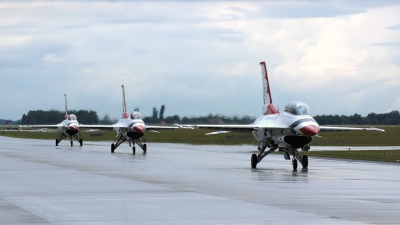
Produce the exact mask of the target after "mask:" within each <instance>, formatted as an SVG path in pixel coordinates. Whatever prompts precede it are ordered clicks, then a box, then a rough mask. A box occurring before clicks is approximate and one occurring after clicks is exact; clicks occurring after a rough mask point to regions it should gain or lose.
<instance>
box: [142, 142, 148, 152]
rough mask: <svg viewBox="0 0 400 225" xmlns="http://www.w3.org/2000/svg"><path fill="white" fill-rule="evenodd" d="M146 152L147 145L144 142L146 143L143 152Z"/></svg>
mask: <svg viewBox="0 0 400 225" xmlns="http://www.w3.org/2000/svg"><path fill="white" fill-rule="evenodd" d="M146 152H147V145H146V144H144V145H143V153H146Z"/></svg>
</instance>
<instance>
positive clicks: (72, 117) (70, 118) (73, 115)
mask: <svg viewBox="0 0 400 225" xmlns="http://www.w3.org/2000/svg"><path fill="white" fill-rule="evenodd" d="M68 119H69V120H77V118H76V116H75V114H71V115H69V117H68Z"/></svg>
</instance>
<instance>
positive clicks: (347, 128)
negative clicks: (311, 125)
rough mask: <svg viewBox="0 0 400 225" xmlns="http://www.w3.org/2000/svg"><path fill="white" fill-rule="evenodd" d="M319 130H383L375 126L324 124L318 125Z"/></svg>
mask: <svg viewBox="0 0 400 225" xmlns="http://www.w3.org/2000/svg"><path fill="white" fill-rule="evenodd" d="M319 130H320V131H322V132H323V131H352V130H371V131H378V132H384V131H385V130H384V129H379V128H375V127H361V128H360V127H326V126H320V127H319Z"/></svg>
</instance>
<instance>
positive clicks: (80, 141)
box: [56, 132, 83, 147]
mask: <svg viewBox="0 0 400 225" xmlns="http://www.w3.org/2000/svg"><path fill="white" fill-rule="evenodd" d="M66 137H68V140H69V141H70V143H71V147H72V146H74V143H73V140H74V139H75V140H77V141H78V142H79V146H82V145H83V140H82V135H81V133H78V134H76V135H67V134H65V133H64V132H60V136H59V137H58V138H57V139H56V146H58V144H59V143H60V142H61V141H62V140H63V139H65V138H66Z"/></svg>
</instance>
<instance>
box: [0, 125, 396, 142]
mask: <svg viewBox="0 0 400 225" xmlns="http://www.w3.org/2000/svg"><path fill="white" fill-rule="evenodd" d="M380 128H383V129H385V132H376V131H348V132H325V133H323V132H322V133H320V135H321V136H322V137H314V138H313V142H312V143H311V145H317V146H400V126H384V127H383V126H381V127H380ZM0 129H4V128H0ZM211 131H212V130H206V129H193V130H192V129H174V130H162V131H160V132H161V133H154V132H149V131H148V132H146V137H147V141H148V142H162V143H185V144H195V145H202V144H203V145H241V144H250V145H257V140H256V139H255V138H254V137H253V135H252V134H248V133H234V132H231V133H227V134H216V135H205V133H207V132H211ZM91 134H102V136H100V137H93V136H90V135H91ZM0 135H1V136H8V137H17V138H34V139H56V138H57V136H58V131H57V130H54V132H4V131H0ZM82 135H83V139H84V140H86V141H112V140H114V138H115V136H116V132H115V131H114V130H112V131H100V130H99V131H95V132H86V131H85V130H84V129H82Z"/></svg>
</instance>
